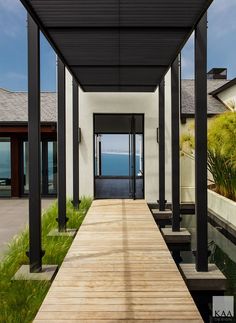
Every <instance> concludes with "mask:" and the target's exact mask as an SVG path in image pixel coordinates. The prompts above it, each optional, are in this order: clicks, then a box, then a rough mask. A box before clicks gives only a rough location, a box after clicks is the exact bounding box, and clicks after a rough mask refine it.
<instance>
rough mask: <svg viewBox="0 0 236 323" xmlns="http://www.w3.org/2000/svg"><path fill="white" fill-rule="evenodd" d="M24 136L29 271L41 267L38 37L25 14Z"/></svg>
mask: <svg viewBox="0 0 236 323" xmlns="http://www.w3.org/2000/svg"><path fill="white" fill-rule="evenodd" d="M28 115H29V118H28V120H29V121H28V140H29V252H28V253H27V254H28V256H29V263H30V272H31V273H35V272H41V271H42V256H43V252H42V241H41V183H40V182H41V181H40V179H41V176H40V168H41V167H40V140H41V138H40V39H39V28H38V26H37V24H36V23H35V22H34V20H33V19H32V18H31V16H30V15H28Z"/></svg>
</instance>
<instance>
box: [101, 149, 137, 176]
mask: <svg viewBox="0 0 236 323" xmlns="http://www.w3.org/2000/svg"><path fill="white" fill-rule="evenodd" d="M139 171H140V157H139V155H136V174H137V175H138V173H139ZM102 175H104V176H129V155H128V154H125V153H123V154H122V153H102Z"/></svg>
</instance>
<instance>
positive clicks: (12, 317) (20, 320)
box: [0, 197, 92, 323]
mask: <svg viewBox="0 0 236 323" xmlns="http://www.w3.org/2000/svg"><path fill="white" fill-rule="evenodd" d="M91 202H92V200H91V199H90V198H85V197H83V198H82V199H81V203H80V208H79V210H75V209H74V208H73V205H72V203H71V201H68V202H67V216H68V218H69V221H68V224H67V226H68V228H79V227H80V225H81V223H82V221H83V219H84V217H85V215H86V213H87V211H88V209H89V207H90V205H91ZM56 218H57V202H55V203H54V204H53V205H52V206H51V207H50V208H49V209H48V210H46V211H45V212H44V214H43V218H42V244H43V249H44V250H45V252H46V253H45V256H44V257H43V263H44V264H57V265H59V266H60V265H61V263H62V261H63V259H64V257H65V255H66V253H67V251H68V249H69V247H70V245H71V243H72V241H73V238H72V237H58V236H57V237H47V235H48V233H49V232H50V231H51V230H52V229H54V228H57V222H56ZM28 237H29V235H28V228H26V229H25V230H24V231H23V232H22V233H20V234H19V235H17V236H16V237H15V238H14V239H13V240H12V242H11V243H10V244H9V249H8V251H7V253H6V255H5V256H4V258H3V260H2V262H1V263H0V322H1V323H28V322H31V321H32V320H33V319H34V317H35V315H36V313H37V311H38V309H39V307H40V305H41V303H42V301H43V299H44V297H45V296H46V294H47V291H48V289H49V287H50V285H51V283H50V282H45V281H12V280H11V278H12V277H13V276H14V274H15V272H16V271H17V270H18V269H19V268H20V266H21V265H23V264H28V258H27V256H26V251H27V250H28V240H29V239H28Z"/></svg>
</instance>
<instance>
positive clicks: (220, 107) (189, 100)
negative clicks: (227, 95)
mask: <svg viewBox="0 0 236 323" xmlns="http://www.w3.org/2000/svg"><path fill="white" fill-rule="evenodd" d="M227 82H228V81H227V80H207V89H208V93H211V92H212V91H214V90H216V89H218V88H220V87H221V86H223V85H224V84H226V83H227ZM194 99H195V95H194V80H182V111H181V112H182V114H188V115H191V114H192V115H194V113H195V104H194ZM207 101H208V114H219V113H222V112H225V111H227V108H226V107H225V105H224V104H223V103H221V102H220V101H218V100H217V99H216V98H214V97H213V96H212V95H211V94H208V100H207Z"/></svg>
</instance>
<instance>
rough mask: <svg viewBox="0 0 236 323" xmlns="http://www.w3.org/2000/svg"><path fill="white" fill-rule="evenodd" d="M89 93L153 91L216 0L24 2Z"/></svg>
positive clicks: (55, 0) (65, 0) (30, 0)
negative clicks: (213, 0)
mask: <svg viewBox="0 0 236 323" xmlns="http://www.w3.org/2000/svg"><path fill="white" fill-rule="evenodd" d="M21 1H22V3H23V4H24V5H25V6H26V8H27V10H28V11H29V12H30V14H31V15H32V16H33V18H34V19H35V20H36V22H37V23H38V24H39V25H40V28H41V30H42V31H43V32H44V34H45V35H46V36H47V38H48V39H49V41H50V42H51V44H52V45H53V47H54V48H55V49H56V51H57V54H58V55H59V56H60V57H61V58H62V60H63V61H64V63H65V64H66V65H67V67H68V68H69V69H70V71H71V72H72V74H73V75H74V76H75V77H76V78H77V80H78V82H79V83H80V85H81V87H82V88H83V89H84V90H85V91H91V92H92V91H93V92H94V91H112V92H114V91H115V92H116V91H124V92H136V91H137V92H152V91H155V89H156V87H157V86H158V84H159V83H160V81H161V79H162V78H163V76H164V75H165V73H166V72H167V70H168V68H169V67H170V65H171V63H172V62H173V60H174V59H175V58H176V56H177V55H178V53H179V51H180V50H181V48H182V46H183V45H184V43H185V42H186V40H187V39H188V37H189V36H190V34H191V32H192V30H193V29H194V27H195V25H196V24H197V22H198V21H199V19H200V18H201V16H202V15H203V13H204V12H205V11H206V10H207V8H208V6H209V5H210V3H211V2H212V0H21Z"/></svg>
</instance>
